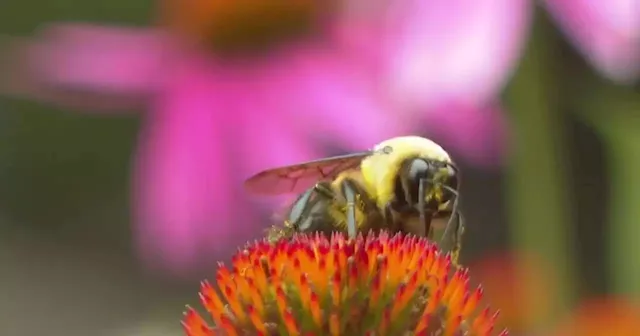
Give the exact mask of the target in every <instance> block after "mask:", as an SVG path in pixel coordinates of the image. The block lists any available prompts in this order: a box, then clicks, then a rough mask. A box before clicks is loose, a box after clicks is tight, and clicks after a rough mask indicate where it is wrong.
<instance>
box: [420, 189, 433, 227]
mask: <svg viewBox="0 0 640 336" xmlns="http://www.w3.org/2000/svg"><path fill="white" fill-rule="evenodd" d="M427 183H429V181H428V180H427V179H424V178H422V179H420V185H419V186H418V213H419V215H420V223H422V225H423V227H424V234H425V236H426V237H427V238H429V239H433V234H434V233H433V228H432V227H431V219H432V215H431V213H427V209H426V204H425V199H426V198H427V186H426V184H427Z"/></svg>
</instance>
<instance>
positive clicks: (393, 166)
mask: <svg viewBox="0 0 640 336" xmlns="http://www.w3.org/2000/svg"><path fill="white" fill-rule="evenodd" d="M387 146H389V147H391V148H392V151H391V153H388V154H387V153H378V154H374V155H372V156H370V157H368V158H366V159H365V160H363V161H362V164H361V166H360V168H361V171H362V175H363V177H364V180H365V183H366V184H367V188H368V189H369V190H371V192H372V193H371V194H372V195H375V196H376V202H377V204H378V207H380V208H383V207H384V206H385V205H386V204H387V203H388V202H389V201H391V199H392V198H393V192H394V182H395V179H396V177H397V175H398V170H399V169H400V166H401V164H402V162H403V161H404V160H405V159H407V158H410V157H423V158H425V159H431V160H437V161H442V162H447V163H451V158H450V157H449V154H447V152H446V151H445V150H444V149H443V148H442V147H440V145H438V144H436V143H435V142H433V141H431V140H429V139H426V138H422V137H419V136H403V137H397V138H392V139H389V140H385V141H383V142H381V143H379V144H378V145H376V146H375V147H374V149H381V148H384V147H387Z"/></svg>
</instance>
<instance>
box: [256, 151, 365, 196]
mask: <svg viewBox="0 0 640 336" xmlns="http://www.w3.org/2000/svg"><path fill="white" fill-rule="evenodd" d="M374 152H375V151H366V152H362V153H355V154H347V155H340V156H334V157H330V158H324V159H319V160H313V161H308V162H304V163H300V164H296V165H291V166H285V167H278V168H273V169H269V170H265V171H262V172H260V173H257V174H256V175H253V176H252V177H250V178H249V179H247V180H246V181H245V183H244V185H245V188H247V190H249V191H250V192H252V193H254V194H270V195H278V194H286V193H300V192H302V191H304V190H306V189H308V188H310V187H311V186H313V185H314V184H315V183H316V182H318V181H321V180H330V179H332V178H334V177H336V176H337V175H338V174H340V173H341V172H343V171H345V170H349V169H354V168H358V166H359V165H360V162H362V160H363V159H364V158H366V157H367V156H369V155H371V154H373V153H374Z"/></svg>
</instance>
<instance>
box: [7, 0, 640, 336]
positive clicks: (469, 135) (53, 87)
mask: <svg viewBox="0 0 640 336" xmlns="http://www.w3.org/2000/svg"><path fill="white" fill-rule="evenodd" d="M639 13H640V3H639V2H638V1H637V0H626V1H624V0H621V1H617V2H615V1H605V0H601V1H587V0H573V1H563V0H547V1H537V2H534V1H526V0H422V1H413V0H396V1H393V2H391V1H385V0H375V1H371V0H370V1H364V0H333V1H313V0H274V1H273V2H267V1H259V0H236V1H225V0H180V1H178V0H166V1H158V2H156V1H150V0H127V1H124V0H112V1H106V2H104V1H103V2H99V1H83V2H77V1H70V0H49V1H46V2H36V1H32V0H22V1H17V0H5V1H3V2H2V4H1V5H0V95H1V98H0V266H1V268H0V274H1V275H0V297H1V298H2V299H1V300H0V334H2V335H42V334H47V335H52V336H55V335H68V336H71V335H89V334H90V335H114V336H119V335H122V336H128V335H179V334H181V330H180V325H179V320H180V318H181V312H182V310H183V309H184V305H185V304H197V291H198V286H199V281H200V280H202V279H204V278H211V277H212V276H213V269H214V267H215V264H216V262H217V261H220V260H228V258H229V257H230V255H231V254H232V253H234V252H235V250H236V248H237V247H238V246H240V245H242V244H244V242H246V241H248V240H251V239H255V238H259V237H261V236H262V235H263V234H264V229H266V228H267V227H268V226H269V225H270V224H271V223H273V221H274V219H273V217H274V215H277V214H278V213H279V212H281V210H282V206H283V204H286V202H287V200H290V197H284V198H280V197H279V198H276V199H274V198H265V197H255V196H252V195H248V194H247V193H246V192H245V191H244V190H243V189H242V185H241V184H242V181H243V180H244V179H245V178H247V177H248V176H250V175H251V174H253V173H256V172H258V171H260V170H262V169H266V168H270V167H274V166H277V165H284V164H292V163H297V162H301V161H305V160H310V159H315V158H320V157H326V156H330V155H337V154H344V153H348V152H355V151H359V150H363V149H367V148H369V147H371V146H373V145H374V144H375V143H377V142H380V141H381V140H384V139H386V138H389V137H392V136H398V135H406V134H414V135H421V136H426V137H430V138H432V139H434V140H436V141H437V142H439V143H440V144H441V145H442V146H443V147H444V148H445V149H447V150H448V151H449V152H450V154H451V155H452V156H453V158H454V159H455V161H456V162H457V163H458V164H459V166H460V167H461V170H462V173H463V181H462V184H463V186H462V191H461V193H462V209H463V212H464V214H465V215H466V218H467V226H468V227H467V231H466V235H465V237H464V246H463V252H462V259H463V263H464V264H466V265H468V266H469V267H470V268H471V272H472V278H474V279H475V281H477V282H482V283H483V285H484V287H485V292H486V297H487V300H488V301H489V303H490V304H491V305H492V306H493V307H496V308H500V309H501V310H502V316H503V323H504V324H506V325H508V326H509V327H510V329H511V330H512V333H513V334H516V335H556V334H557V335H610V334H618V335H638V334H640V315H638V313H639V312H640V308H639V307H640V306H637V304H638V300H640V247H638V246H640V243H639V242H640V225H638V218H640V207H638V206H637V202H639V201H640V173H639V172H640V85H639V84H638V76H639V71H640V39H639V38H640V14H639ZM618 328H619V329H618ZM625 332H626V334H625Z"/></svg>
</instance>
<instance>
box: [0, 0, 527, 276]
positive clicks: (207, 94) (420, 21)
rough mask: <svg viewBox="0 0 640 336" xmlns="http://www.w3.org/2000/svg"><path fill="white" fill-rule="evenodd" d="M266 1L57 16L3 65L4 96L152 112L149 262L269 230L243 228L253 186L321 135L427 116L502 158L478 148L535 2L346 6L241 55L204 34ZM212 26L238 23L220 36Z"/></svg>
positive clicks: (460, 145) (143, 190) (469, 145)
mask: <svg viewBox="0 0 640 336" xmlns="http://www.w3.org/2000/svg"><path fill="white" fill-rule="evenodd" d="M260 1H261V0H260ZM260 1H258V2H256V0H242V1H240V0H238V1H235V2H233V1H232V2H225V1H222V0H215V1H213V0H211V1H201V0H184V2H180V3H178V2H173V1H169V4H170V5H176V4H181V5H182V4H183V5H184V6H183V7H185V8H186V9H184V8H182V7H180V6H178V7H175V6H174V7H170V9H169V10H168V11H165V12H164V14H167V13H169V14H168V16H167V17H168V18H169V19H168V20H164V21H163V24H165V26H162V28H123V27H107V26H96V25H83V24H58V25H53V26H51V27H49V28H46V29H44V30H43V31H42V32H41V34H39V35H38V36H37V37H36V38H35V39H31V40H28V41H26V42H25V43H24V44H23V45H22V46H21V47H17V48H14V49H13V50H14V51H15V53H14V56H15V55H18V58H17V59H14V61H13V62H8V63H6V64H8V65H10V70H11V71H12V72H13V76H11V80H10V84H11V85H10V86H8V87H5V88H3V90H4V91H5V92H7V91H10V92H11V93H13V94H17V95H26V96H28V97H36V98H40V99H44V100H47V101H53V102H57V103H62V104H64V105H65V106H73V107H79V108H88V109H91V110H98V109H100V110H104V111H113V110H122V109H127V108H132V107H135V106H140V105H146V106H148V107H149V114H148V115H147V116H146V122H145V124H144V125H143V129H142V131H141V135H140V145H139V148H138V153H137V155H136V165H135V171H134V172H135V176H134V200H135V202H136V204H135V206H134V208H135V220H136V221H137V223H138V229H137V233H136V237H137V240H138V245H139V247H140V251H141V253H142V256H143V257H144V258H145V260H146V261H147V262H150V263H153V264H156V263H157V262H162V263H163V264H164V265H168V266H170V267H174V269H176V270H183V269H187V268H188V267H190V266H191V265H190V263H191V262H194V261H195V260H197V256H199V255H200V253H202V252H205V253H206V252H207V249H210V250H211V249H213V250H222V249H225V248H226V247H228V246H230V245H231V246H233V245H236V244H237V242H233V241H227V240H228V238H229V237H231V236H232V235H233V234H235V233H237V232H241V231H243V230H251V232H254V231H255V232H256V235H257V234H259V230H260V229H261V228H255V227H240V226H238V225H240V224H242V223H252V222H254V223H255V222H259V221H251V220H249V219H248V218H247V216H251V213H250V212H248V211H244V206H245V205H244V202H243V201H242V199H243V198H242V196H241V193H242V191H241V190H238V189H239V188H238V186H239V184H240V181H241V180H242V179H243V178H245V177H246V176H248V175H249V174H251V173H253V172H256V171H258V170H261V169H265V168H267V167H271V166H276V165H282V164H287V163H293V162H297V161H302V160H306V159H311V158H314V157H316V156H318V155H320V154H317V151H316V148H314V147H313V146H312V145H311V143H313V141H311V140H313V139H314V138H317V139H328V140H330V141H335V143H336V144H338V145H341V146H342V147H346V148H348V149H351V150H355V149H358V150H362V149H363V148H368V147H370V146H371V145H372V144H374V143H376V142H378V141H380V140H382V139H384V138H387V137H390V136H395V135H399V134H401V133H408V132H410V131H418V130H424V124H423V122H422V121H421V120H420V119H417V120H416V119H415V118H416V116H424V117H422V118H424V119H423V120H425V122H426V123H427V128H428V129H431V130H432V132H440V133H439V134H441V135H442V139H443V140H445V147H446V146H447V144H451V146H453V147H457V148H455V149H457V151H458V152H459V153H462V154H465V153H472V156H470V158H471V159H476V160H478V161H477V162H480V163H482V162H493V161H494V160H486V157H490V156H491V155H493V154H491V153H490V152H491V151H492V150H493V149H492V147H491V146H492V145H490V146H487V145H486V144H485V145H483V144H481V143H482V142H483V141H484V142H486V141H485V140H484V139H494V138H495V139H500V136H499V135H500V134H501V132H502V129H501V128H500V127H498V128H496V127H495V125H494V123H492V122H491V121H489V122H487V121H485V119H488V120H493V118H496V117H498V116H499V114H497V111H498V109H497V108H496V107H495V106H493V100H492V99H493V97H494V96H495V95H496V94H497V93H498V91H499V90H500V89H501V87H502V85H503V84H504V82H505V81H506V79H507V78H508V75H509V73H510V71H511V70H512V68H513V65H514V63H515V61H516V60H517V57H518V55H519V53H520V49H521V46H522V43H523V41H524V40H525V38H524V37H525V35H526V29H527V27H528V22H529V16H528V14H529V10H528V9H529V3H528V2H527V1H526V0H438V1H423V0H398V1H393V2H386V1H384V0H383V1H377V2H370V1H364V0H347V1H344V2H340V4H344V5H345V7H344V8H340V9H341V11H340V12H338V13H337V15H335V17H334V18H337V19H335V20H332V21H330V22H331V24H330V25H326V26H323V27H324V28H325V29H324V30H323V31H322V32H321V33H319V34H317V36H315V38H308V39H302V40H297V42H295V43H294V42H291V43H288V44H284V45H282V46H281V47H280V48H278V49H276V50H275V51H272V52H270V53H253V54H252V55H251V57H248V58H237V57H236V58H234V57H228V55H225V54H222V53H219V52H218V50H216V48H211V45H210V44H209V45H208V44H207V43H206V42H211V41H213V42H215V43H223V42H229V41H228V40H225V36H218V35H224V34H226V32H228V29H231V30H232V29H234V28H237V27H236V26H233V25H231V26H224V24H226V23H228V22H227V21H228V20H226V18H227V16H228V15H227V16H224V15H222V14H219V13H218V12H220V13H223V12H224V13H227V14H228V12H225V10H229V8H231V7H233V6H238V5H239V4H240V7H242V6H247V5H252V4H257V3H259V2H260ZM363 1H364V2H363ZM294 2H295V3H296V4H297V5H300V4H304V3H307V4H308V3H315V2H313V1H309V0H304V1H302V0H300V1H299V2H296V1H293V2H292V3H294ZM176 6H177V5H176ZM232 9H233V8H232ZM209 14H211V15H209ZM213 14H216V15H217V16H216V15H213ZM254 14H255V13H254ZM271 14H273V13H271ZM207 15H209V16H207ZM225 15H226V14H225ZM172 16H173V18H172ZM167 17H163V18H164V19H166V18H167ZM212 17H215V18H216V20H217V21H216V20H213V19H211V18H212ZM265 17H266V16H265ZM256 18H257V19H260V18H261V16H259V15H258V16H255V17H253V19H256ZM207 20H208V21H207ZM165 21H166V22H165ZM281 21H282V20H275V21H274V22H275V23H278V22H281ZM285 21H286V20H285ZM212 22H216V24H218V26H221V27H226V28H225V29H222V30H218V31H216V32H217V34H218V35H216V36H214V37H215V39H212V38H211V36H209V35H207V34H206V33H211V32H210V31H209V30H210V29H211V23H212ZM247 22H249V21H247ZM245 23H246V22H245ZM269 23H270V24H272V23H273V22H269ZM235 24H237V25H241V24H243V23H242V22H235ZM229 27H230V28H229ZM218 28H220V27H218ZM227 28H228V29H227ZM207 29H209V30H207ZM241 32H242V31H241ZM190 37H191V38H193V37H196V38H193V39H191V38H190ZM194 42H197V43H194ZM491 113H495V114H491ZM498 125H500V123H498ZM459 139H462V140H459ZM495 139H494V140H491V141H494V142H495V145H498V144H499V140H495ZM487 141H489V140H487ZM478 151H480V152H478ZM494 151H495V150H494ZM473 155H476V156H475V157H474V156H473ZM483 160H484V161H483ZM238 217H240V218H238ZM214 222H215V223H214ZM230 223H236V224H235V225H231V224H230ZM242 239H244V238H242Z"/></svg>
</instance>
